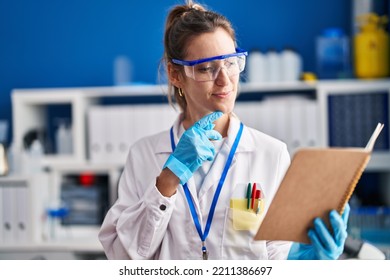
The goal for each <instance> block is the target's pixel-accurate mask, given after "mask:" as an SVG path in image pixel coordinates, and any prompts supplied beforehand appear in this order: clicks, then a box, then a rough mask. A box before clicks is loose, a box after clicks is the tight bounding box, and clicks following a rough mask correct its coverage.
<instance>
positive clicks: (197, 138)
mask: <svg viewBox="0 0 390 280" xmlns="http://www.w3.org/2000/svg"><path fill="white" fill-rule="evenodd" d="M222 115H223V113H222V112H213V113H211V114H209V115H207V116H205V117H203V118H202V119H200V120H199V121H197V122H196V123H195V124H194V125H193V126H191V127H190V128H189V129H187V130H186V131H185V132H184V133H183V135H182V137H181V138H180V141H179V143H178V144H177V147H176V149H175V151H174V152H173V153H172V154H171V155H170V156H169V158H168V160H167V161H166V163H165V165H164V168H165V167H168V168H169V169H170V170H171V171H172V172H173V173H174V174H175V175H176V176H177V177H178V178H179V179H180V184H185V183H186V182H187V181H188V179H189V178H191V177H192V174H193V173H194V171H195V170H197V169H198V168H199V167H200V166H201V165H202V163H203V162H204V161H206V160H209V161H212V160H213V159H214V154H215V150H214V146H213V144H212V143H211V142H210V140H209V139H211V140H220V139H222V136H221V135H220V134H219V133H218V132H217V131H215V130H213V128H214V124H213V122H215V121H216V120H217V119H219V118H220V117H221V116H222Z"/></svg>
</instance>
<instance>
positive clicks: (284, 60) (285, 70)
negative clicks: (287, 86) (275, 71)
mask: <svg viewBox="0 0 390 280" xmlns="http://www.w3.org/2000/svg"><path fill="white" fill-rule="evenodd" d="M280 60H281V80H282V81H284V82H294V81H298V80H299V79H300V76H301V73H302V58H301V56H300V55H299V54H298V52H296V51H295V50H294V49H292V48H285V49H284V50H283V51H282V52H281V54H280Z"/></svg>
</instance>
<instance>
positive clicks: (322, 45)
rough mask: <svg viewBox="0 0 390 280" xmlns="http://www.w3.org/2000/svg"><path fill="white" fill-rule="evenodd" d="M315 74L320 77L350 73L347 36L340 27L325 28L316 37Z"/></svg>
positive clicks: (328, 77)
mask: <svg viewBox="0 0 390 280" xmlns="http://www.w3.org/2000/svg"><path fill="white" fill-rule="evenodd" d="M316 47H317V72H318V73H317V74H318V76H319V78H320V79H340V78H347V77H348V76H349V75H350V51H349V38H348V36H347V35H345V33H344V31H343V30H342V29H340V28H327V29H325V30H324V31H323V32H322V34H321V36H319V37H318V38H317V41H316Z"/></svg>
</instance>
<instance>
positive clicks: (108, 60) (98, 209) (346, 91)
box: [0, 0, 390, 259]
mask: <svg viewBox="0 0 390 280" xmlns="http://www.w3.org/2000/svg"><path fill="white" fill-rule="evenodd" d="M178 3H182V1H179V0H163V1H155V0H144V1H131V0H114V1H112V0H110V1H109V0H98V1H96V0H77V1H75V0H69V1H52V0H36V1H27V0H13V1H6V0H0V259H105V255H104V252H103V249H102V247H101V245H100V243H99V241H98V239H97V233H98V231H99V228H100V224H101V223H102V221H103V218H104V216H105V214H106V212H107V210H108V208H109V207H110V206H111V205H112V204H113V202H114V201H115V199H116V197H117V182H118V179H119V176H120V174H121V172H122V168H123V165H124V163H125V160H126V153H127V151H128V148H129V146H130V145H131V144H132V143H134V142H135V141H137V140H138V139H140V138H141V137H143V136H146V135H150V134H152V133H156V132H159V131H161V130H166V129H169V127H170V126H171V124H172V122H173V121H174V119H175V118H176V116H177V114H178V111H175V110H174V109H173V108H172V107H171V106H170V105H168V102H167V97H166V93H167V88H166V76H165V74H164V71H163V69H162V67H161V65H160V62H161V58H162V53H163V43H162V42H163V32H164V30H163V29H164V23H165V17H166V15H167V12H168V10H169V9H170V7H172V6H173V5H176V4H178ZM199 3H202V4H205V5H206V6H208V7H209V8H210V9H212V10H215V11H217V12H220V13H222V14H223V15H225V16H226V17H227V18H228V19H230V20H231V21H232V23H233V26H234V27H235V29H236V32H237V41H238V46H239V47H240V48H243V49H246V50H247V51H248V57H247V64H246V70H245V72H244V73H243V75H242V77H241V85H240V94H239V96H238V99H237V103H236V104H237V105H236V108H235V113H236V114H237V115H238V116H239V117H240V118H241V119H242V120H243V122H244V123H245V124H246V125H248V126H252V127H254V128H256V129H258V130H261V131H263V132H265V133H267V134H270V135H272V136H274V137H276V138H278V139H281V140H282V141H284V142H285V143H286V144H287V146H288V149H289V152H290V154H291V156H293V154H294V152H295V151H296V150H297V149H299V148H301V147H359V148H364V147H365V146H366V144H367V142H368V140H369V138H370V135H371V134H372V132H373V131H374V129H375V127H376V125H377V123H378V122H380V123H383V124H384V125H385V126H384V129H383V130H382V132H381V135H380V136H379V138H378V139H377V142H376V144H375V147H374V151H373V153H372V157H371V160H370V162H369V164H368V166H367V168H366V170H365V171H364V173H363V175H362V177H361V179H360V181H359V182H358V185H357V187H356V189H355V192H354V194H353V196H352V197H351V199H350V202H349V203H350V205H351V215H350V220H349V226H348V232H349V239H348V242H347V243H348V244H347V245H348V246H346V249H345V252H344V254H343V258H354V259H355V258H357V259H367V258H374V259H383V258H386V259H389V258H390V127H389V125H390V123H389V120H390V116H389V106H390V75H389V74H390V73H389V61H390V59H389V29H390V28H389V16H390V5H389V1H388V0H318V1H312V0H294V1H288V0H273V1H258V0H242V1H233V0H225V1H219V0H207V1H206V0H199ZM156 120H158V121H156Z"/></svg>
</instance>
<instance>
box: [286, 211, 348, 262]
mask: <svg viewBox="0 0 390 280" xmlns="http://www.w3.org/2000/svg"><path fill="white" fill-rule="evenodd" d="M349 211H350V207H349V204H347V205H346V206H345V209H344V213H343V215H342V216H340V215H339V214H338V213H337V211H336V210H332V211H331V212H330V214H329V218H330V224H331V226H332V228H333V232H334V235H333V236H332V234H331V233H330V232H329V231H328V229H327V228H326V226H325V224H324V222H323V221H322V220H321V219H320V218H316V219H315V220H314V229H310V230H309V232H308V236H309V238H310V240H311V244H310V245H308V244H302V243H296V242H294V243H293V244H292V246H291V249H290V252H289V254H288V258H287V259H289V260H336V259H338V258H339V257H340V255H341V254H342V253H343V250H344V243H345V240H346V239H347V235H348V234H347V222H348V216H349Z"/></svg>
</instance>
